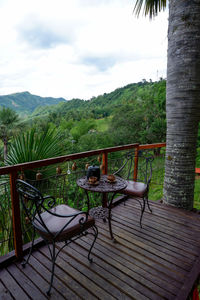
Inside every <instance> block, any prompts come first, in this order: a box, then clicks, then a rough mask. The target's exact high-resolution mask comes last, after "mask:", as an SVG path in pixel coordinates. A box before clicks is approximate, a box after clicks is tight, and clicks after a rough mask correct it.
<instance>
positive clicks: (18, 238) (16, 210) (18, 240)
mask: <svg viewBox="0 0 200 300" xmlns="http://www.w3.org/2000/svg"><path fill="white" fill-rule="evenodd" d="M16 180H17V172H13V173H11V174H10V194H11V202H12V220H13V236H14V247H15V255H16V257H17V258H18V259H19V260H21V259H22V258H23V248H22V230H21V219H20V205H19V195H18V193H17V190H16Z"/></svg>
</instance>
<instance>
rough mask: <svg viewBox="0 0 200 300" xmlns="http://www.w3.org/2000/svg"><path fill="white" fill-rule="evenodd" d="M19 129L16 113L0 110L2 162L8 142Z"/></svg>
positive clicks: (6, 109) (8, 109)
mask: <svg viewBox="0 0 200 300" xmlns="http://www.w3.org/2000/svg"><path fill="white" fill-rule="evenodd" d="M18 128H19V118H18V115H17V113H16V112H15V111H14V110H12V109H11V108H6V107H3V108H2V109H0V139H1V140H2V141H3V146H4V160H6V158H7V154H8V142H9V140H10V138H11V137H12V136H13V135H14V134H15V133H16V131H17V129H18Z"/></svg>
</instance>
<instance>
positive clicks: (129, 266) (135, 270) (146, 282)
mask: <svg viewBox="0 0 200 300" xmlns="http://www.w3.org/2000/svg"><path fill="white" fill-rule="evenodd" d="M81 242H83V241H81ZM77 243H79V241H77ZM97 243H98V245H97V248H98V250H99V251H101V252H102V255H103V256H106V257H107V261H109V259H108V258H112V260H113V264H112V266H119V269H120V270H121V271H122V272H124V273H125V274H126V275H128V276H129V277H131V278H133V279H134V280H136V281H137V282H139V283H142V285H143V287H146V288H151V290H153V291H155V292H156V293H157V294H158V295H161V296H163V297H168V299H170V298H171V297H172V295H175V294H176V292H177V288H175V287H173V286H171V285H168V284H166V283H165V284H166V288H164V289H163V284H164V281H161V280H160V279H158V278H157V277H154V276H152V274H149V273H148V272H146V271H145V270H143V269H141V268H139V267H137V265H135V264H134V262H133V261H130V260H128V259H126V257H125V256H124V257H122V256H118V255H117V254H115V253H114V252H113V251H112V249H109V248H108V247H107V246H106V245H105V244H104V243H102V242H101V241H99V239H98V241H97ZM82 245H83V243H82ZM113 248H114V247H113ZM95 259H96V257H95ZM107 261H106V264H107ZM121 265H122V266H121ZM148 293H149V292H148ZM172 298H173V297H172Z"/></svg>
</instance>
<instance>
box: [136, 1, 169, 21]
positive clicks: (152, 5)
mask: <svg viewBox="0 0 200 300" xmlns="http://www.w3.org/2000/svg"><path fill="white" fill-rule="evenodd" d="M166 5H167V0H137V1H136V4H135V7H134V9H133V12H134V13H135V14H136V16H139V14H140V12H141V9H142V7H143V13H144V15H145V16H147V15H149V17H150V18H152V17H154V16H156V15H157V14H158V12H160V11H161V10H165V8H166Z"/></svg>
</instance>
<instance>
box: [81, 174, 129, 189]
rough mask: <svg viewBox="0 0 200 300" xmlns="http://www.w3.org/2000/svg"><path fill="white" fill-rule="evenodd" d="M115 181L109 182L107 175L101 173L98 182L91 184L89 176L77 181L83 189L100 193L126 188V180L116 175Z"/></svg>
mask: <svg viewBox="0 0 200 300" xmlns="http://www.w3.org/2000/svg"><path fill="white" fill-rule="evenodd" d="M115 179H116V180H115V182H112V183H111V182H109V181H108V179H107V175H101V177H100V180H99V181H98V182H97V183H96V184H90V183H89V182H88V180H87V177H86V176H84V177H82V178H80V179H78V180H77V181H76V183H77V185H78V186H79V187H81V188H82V189H85V190H87V191H92V192H99V193H110V192H118V191H121V190H123V189H125V188H126V186H127V183H126V180H124V179H122V178H120V177H118V176H115Z"/></svg>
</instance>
